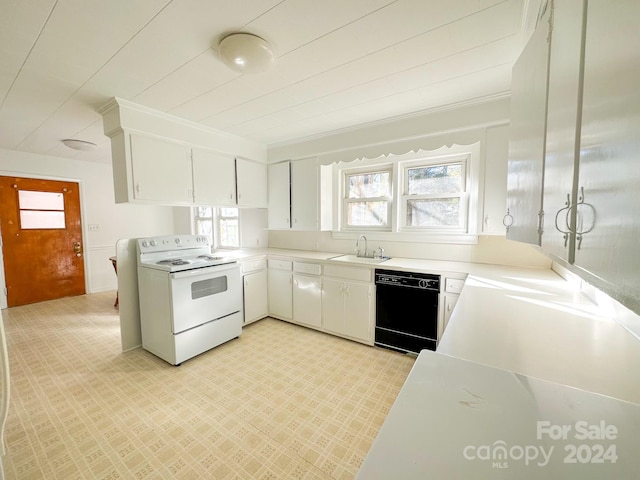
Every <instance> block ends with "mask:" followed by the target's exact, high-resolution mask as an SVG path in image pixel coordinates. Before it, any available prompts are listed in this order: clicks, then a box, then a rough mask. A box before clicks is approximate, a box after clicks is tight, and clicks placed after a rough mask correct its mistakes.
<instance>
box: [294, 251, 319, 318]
mask: <svg viewBox="0 0 640 480" xmlns="http://www.w3.org/2000/svg"><path fill="white" fill-rule="evenodd" d="M321 271H322V267H321V266H320V265H318V264H317V263H307V262H293V321H294V322H295V323H299V324H300V325H306V326H309V327H314V328H320V327H322V315H321V313H320V311H321V309H322V301H321V297H322V277H320V273H321Z"/></svg>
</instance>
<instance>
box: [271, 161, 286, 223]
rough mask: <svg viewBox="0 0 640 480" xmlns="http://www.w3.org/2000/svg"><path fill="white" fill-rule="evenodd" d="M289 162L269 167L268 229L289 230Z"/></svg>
mask: <svg viewBox="0 0 640 480" xmlns="http://www.w3.org/2000/svg"><path fill="white" fill-rule="evenodd" d="M290 165H291V164H290V162H283V163H276V164H274V165H269V211H268V212H267V214H268V216H269V228H270V229H273V230H283V229H286V230H288V229H289V228H291V193H290V168H291V167H290Z"/></svg>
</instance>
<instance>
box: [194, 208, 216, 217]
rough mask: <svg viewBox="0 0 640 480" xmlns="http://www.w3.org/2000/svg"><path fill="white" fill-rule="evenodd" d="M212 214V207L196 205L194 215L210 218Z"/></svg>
mask: <svg viewBox="0 0 640 480" xmlns="http://www.w3.org/2000/svg"><path fill="white" fill-rule="evenodd" d="M212 216H213V208H211V207H197V209H196V217H205V218H207V217H208V218H211V217H212Z"/></svg>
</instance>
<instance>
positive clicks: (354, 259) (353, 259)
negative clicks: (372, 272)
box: [329, 255, 391, 265]
mask: <svg viewBox="0 0 640 480" xmlns="http://www.w3.org/2000/svg"><path fill="white" fill-rule="evenodd" d="M390 259H391V257H377V258H372V257H359V256H357V255H339V256H337V257H331V258H330V259H329V260H331V261H335V262H347V263H364V264H369V265H375V264H378V263H382V262H386V261H387V260H390Z"/></svg>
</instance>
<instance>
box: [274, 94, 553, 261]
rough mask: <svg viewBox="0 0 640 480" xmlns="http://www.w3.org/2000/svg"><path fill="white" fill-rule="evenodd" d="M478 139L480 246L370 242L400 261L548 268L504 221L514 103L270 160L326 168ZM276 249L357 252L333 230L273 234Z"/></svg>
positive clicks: (363, 133) (350, 136) (388, 125)
mask: <svg viewBox="0 0 640 480" xmlns="http://www.w3.org/2000/svg"><path fill="white" fill-rule="evenodd" d="M476 142H479V143H480V145H481V147H480V155H481V157H482V158H481V165H482V166H481V175H480V178H481V182H483V185H481V187H483V188H480V191H481V192H482V198H480V199H479V200H480V205H479V208H480V211H479V212H478V214H479V218H480V219H481V226H480V227H479V233H480V234H481V236H480V237H479V239H478V243H477V244H475V245H454V244H446V243H422V242H405V241H400V240H402V239H401V237H400V235H398V241H385V242H377V241H374V242H371V241H370V242H369V243H370V245H372V246H373V247H378V246H382V247H384V249H385V253H386V254H388V255H390V256H396V257H411V258H424V259H435V260H456V261H465V262H478V263H496V264H503V265H523V266H535V267H543V268H549V267H550V265H551V261H550V260H549V259H548V258H547V257H545V256H544V255H543V254H542V253H541V252H540V251H539V250H538V249H536V248H534V247H530V246H528V245H525V244H521V243H517V242H511V241H508V240H506V239H505V231H504V227H503V225H502V218H503V216H504V214H505V208H506V195H507V156H508V143H509V99H508V98H500V99H497V100H493V101H490V102H485V103H478V104H472V105H465V106H460V107H458V108H450V109H442V110H438V111H433V112H429V113H425V114H423V115H413V116H410V117H404V118H401V119H395V120H387V121H385V122H377V123H374V124H370V125H368V126H363V127H360V128H353V129H351V130H350V131H344V132H339V133H336V134H334V135H326V136H324V137H318V138H312V139H307V140H304V141H300V142H297V143H289V144H283V145H279V146H272V147H270V148H269V162H270V163H275V162H279V161H282V160H296V159H302V158H308V157H317V158H318V159H319V161H320V162H321V163H324V164H326V163H331V162H343V161H345V162H348V161H352V160H355V159H358V158H363V157H366V158H376V157H378V156H380V155H386V154H389V153H394V154H403V153H406V152H408V151H411V150H413V151H417V150H418V149H423V150H435V149H438V148H440V147H442V146H443V145H447V146H450V145H453V144H461V145H470V144H473V143H476ZM269 246H270V247H274V248H298V249H308V250H316V249H317V250H323V251H329V252H340V253H351V252H352V251H353V247H354V241H352V240H345V239H335V238H333V236H332V235H331V233H330V232H321V233H317V232H292V231H270V232H269Z"/></svg>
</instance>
